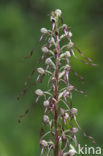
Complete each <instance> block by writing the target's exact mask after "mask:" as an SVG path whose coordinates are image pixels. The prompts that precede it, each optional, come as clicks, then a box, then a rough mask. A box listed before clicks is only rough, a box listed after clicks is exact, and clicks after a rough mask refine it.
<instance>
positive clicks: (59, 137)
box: [21, 9, 96, 156]
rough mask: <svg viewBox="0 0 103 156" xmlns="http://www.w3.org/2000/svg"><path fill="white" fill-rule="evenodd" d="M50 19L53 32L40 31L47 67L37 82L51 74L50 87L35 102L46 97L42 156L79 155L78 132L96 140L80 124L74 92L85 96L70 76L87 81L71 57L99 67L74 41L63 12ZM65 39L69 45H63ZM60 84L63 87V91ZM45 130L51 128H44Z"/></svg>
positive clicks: (43, 57)
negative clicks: (73, 96) (80, 57)
mask: <svg viewBox="0 0 103 156" xmlns="http://www.w3.org/2000/svg"><path fill="white" fill-rule="evenodd" d="M50 20H51V24H52V28H51V30H48V29H47V28H41V30H40V31H41V33H42V35H41V37H40V42H42V40H43V39H45V40H46V44H45V45H43V46H42V48H41V51H42V56H41V59H40V60H39V64H40V61H43V60H44V62H45V67H43V68H42V67H38V68H37V72H38V77H37V80H36V82H39V81H40V82H41V81H42V79H43V77H44V76H47V75H48V76H49V79H48V83H49V84H50V85H49V88H48V89H47V90H46V91H43V90H41V89H37V90H36V91H35V94H36V95H37V98H36V100H35V101H36V102H38V100H39V98H41V97H43V98H44V101H43V102H42V103H43V106H44V115H43V121H42V128H41V138H40V146H41V156H43V154H44V153H45V156H52V155H53V153H54V156H74V155H75V154H76V150H75V147H76V148H78V144H79V143H78V141H77V137H76V135H77V133H78V131H79V130H80V131H81V132H82V134H83V136H85V137H87V138H89V139H91V141H92V142H93V143H94V142H95V141H94V139H93V138H92V137H91V136H87V134H86V133H85V132H84V131H83V130H82V128H81V127H80V126H79V124H78V121H77V115H78V109H77V108H74V106H73V103H72V92H73V91H76V92H78V93H81V94H83V95H85V93H84V91H81V90H78V89H77V88H76V87H75V86H74V85H72V84H71V80H70V74H71V72H73V73H74V75H75V76H77V77H78V78H79V79H80V80H81V81H82V82H83V80H84V78H83V77H82V76H81V75H79V74H78V73H77V72H76V71H75V70H74V69H73V68H72V66H71V57H74V59H77V60H79V61H81V62H82V63H84V64H88V65H90V66H95V65H96V64H94V63H92V59H90V58H88V57H86V56H84V54H83V53H82V52H81V51H80V50H79V48H77V47H76V46H75V44H74V43H73V42H72V40H71V37H72V32H71V28H70V27H69V26H68V25H66V24H63V23H62V22H63V20H62V12H61V10H60V9H57V10H55V11H53V12H52V13H51V16H50ZM60 21H61V25H60ZM63 40H64V41H65V42H66V44H64V42H63ZM75 50H76V52H75ZM77 52H78V53H79V54H80V55H81V56H82V57H83V58H84V59H85V60H86V61H84V60H82V59H79V57H77V56H76V53H77ZM87 61H88V62H87ZM33 74H34V70H33V72H32V75H33ZM61 83H62V86H64V87H62V88H61ZM26 84H27V83H26ZM61 103H62V105H61ZM25 114H26V113H25ZM25 114H24V115H25ZM24 115H23V116H24ZM23 116H21V118H22V117H23ZM74 122H75V124H74ZM45 127H48V128H47V129H45ZM46 130H47V131H46ZM45 131H46V132H45ZM74 146H75V147H74Z"/></svg>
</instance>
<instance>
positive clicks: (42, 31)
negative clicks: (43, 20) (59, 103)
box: [40, 28, 48, 34]
mask: <svg viewBox="0 0 103 156" xmlns="http://www.w3.org/2000/svg"><path fill="white" fill-rule="evenodd" d="M40 31H41V33H43V34H47V33H48V30H47V29H46V28H41V29H40Z"/></svg>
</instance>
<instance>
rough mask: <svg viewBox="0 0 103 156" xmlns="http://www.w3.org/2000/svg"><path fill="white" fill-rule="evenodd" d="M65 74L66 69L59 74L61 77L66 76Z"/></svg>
mask: <svg viewBox="0 0 103 156" xmlns="http://www.w3.org/2000/svg"><path fill="white" fill-rule="evenodd" d="M64 74H65V71H63V72H61V73H60V74H59V79H60V78H61V77H62V76H64Z"/></svg>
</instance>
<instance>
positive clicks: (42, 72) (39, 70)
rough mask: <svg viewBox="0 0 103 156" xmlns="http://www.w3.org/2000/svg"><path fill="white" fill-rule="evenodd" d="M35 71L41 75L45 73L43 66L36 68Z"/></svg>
mask: <svg viewBox="0 0 103 156" xmlns="http://www.w3.org/2000/svg"><path fill="white" fill-rule="evenodd" d="M37 71H38V73H39V74H41V75H43V74H45V70H44V69H43V68H37Z"/></svg>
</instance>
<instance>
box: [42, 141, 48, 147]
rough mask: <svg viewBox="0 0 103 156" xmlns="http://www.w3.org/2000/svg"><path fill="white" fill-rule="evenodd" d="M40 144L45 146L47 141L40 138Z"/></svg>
mask: <svg viewBox="0 0 103 156" xmlns="http://www.w3.org/2000/svg"><path fill="white" fill-rule="evenodd" d="M40 145H42V146H44V147H46V146H48V142H47V141H45V140H40Z"/></svg>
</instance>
